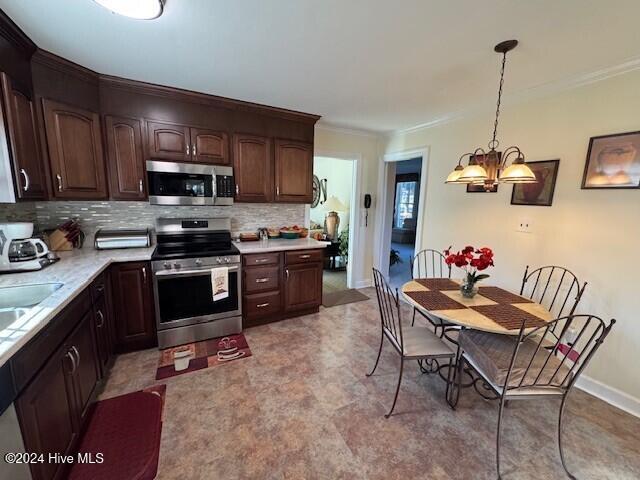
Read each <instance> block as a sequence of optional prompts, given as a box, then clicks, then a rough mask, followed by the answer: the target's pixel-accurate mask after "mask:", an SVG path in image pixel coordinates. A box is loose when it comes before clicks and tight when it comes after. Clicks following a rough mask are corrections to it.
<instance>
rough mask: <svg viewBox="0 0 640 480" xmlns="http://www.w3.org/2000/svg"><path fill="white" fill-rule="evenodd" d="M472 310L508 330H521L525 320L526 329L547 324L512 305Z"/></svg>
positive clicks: (479, 307)
mask: <svg viewBox="0 0 640 480" xmlns="http://www.w3.org/2000/svg"><path fill="white" fill-rule="evenodd" d="M471 308H472V309H473V310H475V311H476V312H479V313H481V314H482V315H484V316H485V317H488V318H490V319H491V320H493V321H494V322H496V323H497V324H498V325H500V326H501V327H503V328H506V329H507V330H516V329H520V327H521V326H522V321H523V320H524V322H525V323H524V326H525V328H535V327H542V326H544V325H546V324H547V323H546V322H545V321H544V320H542V319H541V318H538V317H536V316H535V315H532V314H530V313H529V312H525V311H524V310H521V309H519V308H518V307H514V306H513V305H510V304H497V305H482V306H477V307H471Z"/></svg>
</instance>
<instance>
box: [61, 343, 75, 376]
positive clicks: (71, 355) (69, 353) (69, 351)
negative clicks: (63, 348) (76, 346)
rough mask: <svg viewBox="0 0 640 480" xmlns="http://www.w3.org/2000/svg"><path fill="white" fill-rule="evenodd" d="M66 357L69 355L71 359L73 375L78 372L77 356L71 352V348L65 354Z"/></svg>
mask: <svg viewBox="0 0 640 480" xmlns="http://www.w3.org/2000/svg"><path fill="white" fill-rule="evenodd" d="M64 356H65V357H68V358H70V359H71V372H70V373H71V374H72V375H73V374H74V373H76V368H77V365H76V357H74V356H73V353H72V352H71V349H69V350H67V353H66V354H65V355H64Z"/></svg>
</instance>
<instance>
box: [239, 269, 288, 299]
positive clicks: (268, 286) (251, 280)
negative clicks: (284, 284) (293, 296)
mask: <svg viewBox="0 0 640 480" xmlns="http://www.w3.org/2000/svg"><path fill="white" fill-rule="evenodd" d="M279 278H280V267H279V266H275V267H259V268H258V267H256V268H248V269H246V270H245V271H244V291H245V293H255V292H265V291H267V290H277V289H278V288H279V287H280V282H279Z"/></svg>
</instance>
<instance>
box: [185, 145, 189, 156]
mask: <svg viewBox="0 0 640 480" xmlns="http://www.w3.org/2000/svg"><path fill="white" fill-rule="evenodd" d="M186 154H187V155H189V145H187V149H186Z"/></svg>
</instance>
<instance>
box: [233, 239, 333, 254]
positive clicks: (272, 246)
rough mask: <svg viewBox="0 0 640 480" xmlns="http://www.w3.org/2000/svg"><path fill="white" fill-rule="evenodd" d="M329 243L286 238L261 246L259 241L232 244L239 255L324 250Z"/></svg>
mask: <svg viewBox="0 0 640 480" xmlns="http://www.w3.org/2000/svg"><path fill="white" fill-rule="evenodd" d="M330 243H331V242H323V241H320V240H315V239H313V238H295V239H291V240H289V239H286V238H274V239H270V240H269V241H268V242H267V244H266V245H263V244H262V242H261V241H260V240H258V241H256V242H233V244H234V245H235V246H236V247H237V248H238V250H240V253H241V254H250V253H268V252H283V251H287V250H306V249H315V248H326V247H327V245H329V244H330Z"/></svg>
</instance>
